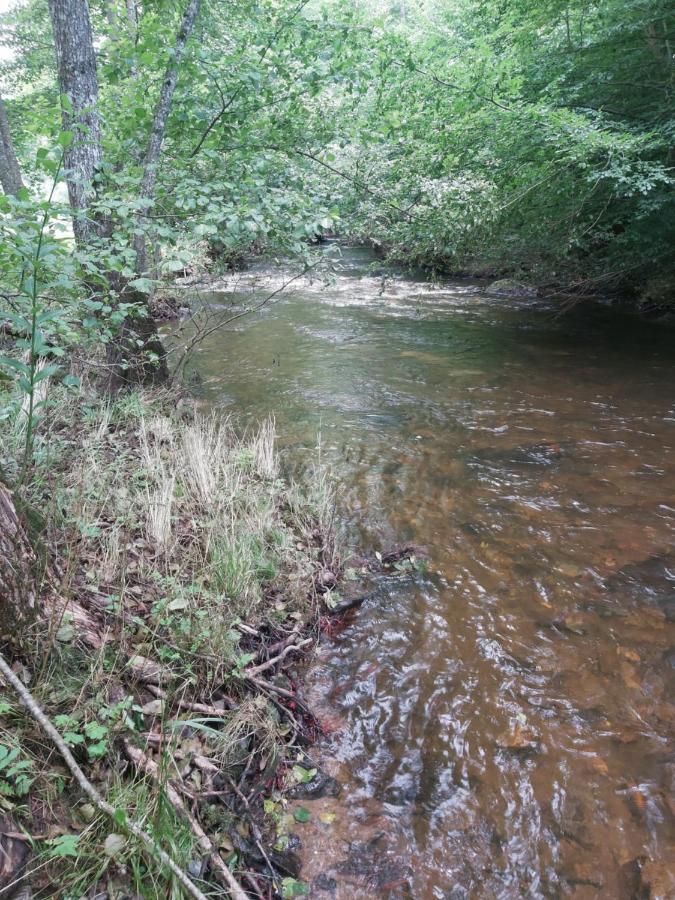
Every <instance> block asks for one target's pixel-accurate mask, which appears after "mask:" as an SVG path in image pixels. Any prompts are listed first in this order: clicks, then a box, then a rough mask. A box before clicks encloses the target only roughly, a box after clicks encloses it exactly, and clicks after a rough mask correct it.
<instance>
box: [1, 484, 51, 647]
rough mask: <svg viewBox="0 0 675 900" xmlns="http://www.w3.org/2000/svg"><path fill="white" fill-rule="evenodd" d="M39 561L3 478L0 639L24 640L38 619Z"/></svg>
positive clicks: (16, 641)
mask: <svg viewBox="0 0 675 900" xmlns="http://www.w3.org/2000/svg"><path fill="white" fill-rule="evenodd" d="M40 568H41V567H40V564H39V560H38V557H37V555H36V553H35V551H34V550H33V547H32V545H31V542H30V539H29V537H28V533H27V531H26V528H25V527H24V525H23V523H22V522H21V519H20V518H19V516H18V515H17V512H16V507H15V505H14V498H13V496H12V493H11V491H10V490H9V489H8V488H7V487H6V486H5V485H4V484H3V483H2V482H0V640H2V641H3V642H9V643H13V644H17V643H21V642H22V640H23V638H24V636H25V634H26V631H27V630H28V629H30V628H31V627H32V626H33V625H34V624H35V621H36V620H37V616H38V612H39V609H38V598H39V581H40Z"/></svg>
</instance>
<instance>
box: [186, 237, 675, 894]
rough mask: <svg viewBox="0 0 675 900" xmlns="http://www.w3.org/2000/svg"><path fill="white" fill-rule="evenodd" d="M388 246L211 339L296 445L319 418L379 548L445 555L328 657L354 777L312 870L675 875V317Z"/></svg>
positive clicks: (525, 882)
mask: <svg viewBox="0 0 675 900" xmlns="http://www.w3.org/2000/svg"><path fill="white" fill-rule="evenodd" d="M370 262H371V260H370V259H369V258H368V256H367V254H366V253H365V251H357V250H345V251H343V255H342V257H341V258H340V257H339V256H336V265H337V270H338V276H337V278H336V279H335V280H334V282H333V283H332V284H330V285H328V286H327V287H326V286H324V285H322V284H319V283H316V284H314V285H310V284H308V283H306V282H296V283H294V284H292V285H290V286H289V288H288V289H287V291H286V292H284V294H283V295H279V296H280V297H281V299H280V300H278V302H274V303H273V304H270V306H269V307H268V308H266V309H265V310H263V311H262V312H260V313H257V314H256V315H255V316H253V317H248V318H243V319H240V320H237V321H235V322H233V323H232V324H231V325H230V326H228V331H227V332H226V333H224V332H215V333H213V334H212V335H211V336H210V337H209V338H208V339H207V340H206V341H205V342H204V343H203V344H202V346H201V349H200V351H199V353H198V354H197V356H196V362H195V365H196V368H197V369H198V371H199V372H200V373H201V375H202V376H203V378H204V390H205V392H206V394H207V396H208V398H209V400H210V402H212V403H214V404H215V405H217V406H219V407H222V408H224V409H226V410H227V409H230V408H231V409H232V410H236V411H237V412H238V413H241V412H242V411H243V412H244V414H245V415H249V416H251V417H252V418H259V417H261V416H262V415H265V414H267V413H268V412H273V413H274V415H275V416H276V422H277V427H278V431H279V434H280V441H281V443H282V445H285V446H286V447H288V448H290V450H289V452H290V453H291V454H293V453H296V455H299V453H300V448H306V447H314V446H315V444H316V440H317V433H318V432H320V434H321V443H322V452H323V454H324V455H325V456H326V457H327V458H330V460H331V462H332V465H333V467H334V470H335V471H336V472H337V473H338V474H339V476H340V479H341V482H342V485H343V494H342V499H341V504H342V509H343V513H344V517H345V521H346V522H347V523H348V525H349V528H350V531H351V534H352V536H353V537H354V536H356V535H358V539H359V541H361V542H362V544H363V545H365V547H366V548H367V549H373V550H374V549H385V550H386V549H388V548H389V547H390V546H391V545H393V544H395V543H401V542H412V543H415V544H420V545H423V546H425V547H426V548H427V550H428V552H429V555H430V567H429V571H428V574H426V575H425V576H420V575H416V576H414V577H403V578H402V577H397V578H392V579H389V580H386V581H385V582H383V583H382V584H381V585H380V588H379V590H377V591H375V592H374V594H373V596H372V597H370V598H369V599H368V600H367V602H366V603H365V604H364V605H363V606H362V607H361V609H360V610H359V612H358V614H357V615H356V616H355V617H354V619H353V621H352V622H351V623H350V624H349V626H348V627H347V628H346V629H345V630H343V631H342V632H341V633H339V634H338V635H336V636H335V637H334V638H333V639H332V640H327V641H326V642H325V643H324V644H323V646H322V648H321V651H320V654H319V657H318V659H317V661H316V663H315V664H314V665H313V667H312V670H311V672H310V677H309V692H310V695H311V697H312V700H313V702H314V703H316V704H317V707H318V708H319V709H320V710H321V711H322V713H325V715H326V717H327V720H329V721H331V722H332V724H333V728H334V730H333V733H332V735H331V737H330V738H329V739H327V741H326V742H325V746H324V747H323V748H322V750H321V753H322V756H323V761H324V764H325V765H326V766H327V767H328V768H329V769H330V770H331V771H332V772H333V773H334V774H335V775H336V777H337V778H338V780H339V781H340V783H341V784H342V794H341V796H340V798H339V799H338V800H334V799H324V800H316V801H312V802H310V803H306V804H305V805H306V806H308V807H309V808H310V809H311V811H312V814H313V816H312V822H311V823H310V824H308V825H306V826H298V830H299V831H302V838H303V842H304V850H303V854H304V858H305V872H304V874H305V877H306V878H307V879H308V880H309V881H311V882H312V896H315V897H317V898H319V897H330V896H333V897H338V898H345V900H346V898H359V897H374V896H382V897H415V898H423V900H426V898H461V897H471V898H481V900H482V898H518V897H531V898H545V897H546V898H548V897H558V896H561V897H562V896H564V897H567V896H570V897H575V898H591V897H608V898H615V897H617V898H620V897H626V898H629V897H633V896H635V897H642V896H650V894H649V893H648V891H651V896H652V897H664V898H665V897H668V896H671V897H672V896H675V875H674V874H673V873H674V869H673V856H672V844H671V843H670V842H671V839H672V830H671V829H672V821H673V812H674V811H675V804H674V802H673V788H674V787H675V759H674V757H673V744H672V731H673V722H674V721H675V706H674V703H673V699H674V698H673V683H674V682H673V667H674V666H675V623H674V619H675V534H674V525H675V453H674V448H675V392H674V390H673V388H674V386H675V353H674V342H673V338H674V337H675V332H673V330H672V329H669V328H668V327H666V326H664V325H663V324H660V323H650V322H644V321H640V320H638V319H636V318H634V317H632V316H631V315H629V314H625V313H621V312H619V311H617V310H611V309H608V308H605V307H602V306H600V305H597V306H591V307H588V306H587V307H584V308H583V309H580V308H579V309H576V310H573V311H572V312H570V313H568V314H567V315H565V316H562V317H560V316H557V315H556V306H555V304H551V305H545V304H543V305H542V304H536V303H535V304H533V303H532V302H527V303H526V302H519V301H516V300H510V299H503V298H502V299H498V298H494V297H492V298H491V297H489V296H488V295H487V294H486V293H484V292H483V291H482V290H481V289H480V287H478V286H475V285H470V284H466V283H462V284H442V285H431V284H428V283H425V282H422V281H414V280H411V279H407V278H404V277H402V276H400V275H397V276H392V277H389V278H383V277H382V273H378V272H373V271H372V270H371V269H369V264H370ZM260 279H261V280H260V283H259V284H258V285H257V288H258V289H259V290H261V291H263V293H261V294H258V295H255V296H258V297H261V298H262V297H263V296H264V291H265V290H272V289H274V288H275V287H276V286H278V284H280V283H282V282H283V275H282V274H280V273H279V272H274V271H270V272H265V271H263V272H262V273H260ZM248 289H250V278H249V277H247V278H244V279H243V280H242V284H241V285H240V287H239V290H240V291H245V290H248ZM252 296H253V295H251V294H244V295H243V296H242V294H241V293H238V292H233V293H232V292H231V293H222V294H217V295H212V296H210V297H209V298H208V299H209V301H210V302H212V303H213V304H215V307H214V309H215V313H214V314H222V315H229V314H230V312H228V310H230V307H232V309H234V310H235V311H236V310H237V309H239V308H240V307H241V304H242V303H247V302H250V301H251V299H252ZM275 300H277V298H275ZM322 820H323V821H322Z"/></svg>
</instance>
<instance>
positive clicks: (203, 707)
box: [145, 684, 235, 719]
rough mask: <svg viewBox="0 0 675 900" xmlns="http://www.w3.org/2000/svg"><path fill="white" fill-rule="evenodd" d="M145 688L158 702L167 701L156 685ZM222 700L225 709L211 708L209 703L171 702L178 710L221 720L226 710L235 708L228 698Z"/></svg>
mask: <svg viewBox="0 0 675 900" xmlns="http://www.w3.org/2000/svg"><path fill="white" fill-rule="evenodd" d="M145 687H146V689H147V690H148V691H150V693H151V694H154V695H155V697H158V698H159V699H160V700H166V699H168V698H167V693H166V691H163V690H162V689H161V688H160V687H158V686H157V685H154V684H146V685H145ZM222 700H223V704H224V705H225V707H226V709H218V707H217V706H211V705H210V704H209V703H197V702H194V703H193V702H192V701H191V700H180V699H176V700H172V701H171V702H172V703H175V705H176V706H177V707H178V708H179V709H189V710H191V711H192V712H198V713H201V714H202V715H204V716H213V717H214V718H215V719H222V718H223V716H225V715H227V712H228V710H231V709H234V706H235V703H234V701H233V700H230V698H229V697H223V698H222Z"/></svg>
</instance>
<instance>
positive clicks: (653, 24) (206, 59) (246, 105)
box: [0, 0, 675, 300]
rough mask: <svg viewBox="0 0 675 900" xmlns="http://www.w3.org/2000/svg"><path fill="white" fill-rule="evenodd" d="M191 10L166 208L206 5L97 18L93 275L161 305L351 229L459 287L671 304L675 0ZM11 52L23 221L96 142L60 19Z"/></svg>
mask: <svg viewBox="0 0 675 900" xmlns="http://www.w3.org/2000/svg"><path fill="white" fill-rule="evenodd" d="M52 5H58V3H57V4H52ZM79 5H80V6H82V5H84V6H86V4H82V3H80V4H79ZM191 5H193V6H195V7H196V8H195V10H194V12H195V15H194V21H193V23H192V25H191V28H190V34H189V35H188V36H187V40H186V41H185V47H184V52H183V53H182V56H181V58H180V62H179V65H177V66H176V67H174V68H175V69H176V71H175V75H176V85H175V91H174V93H173V95H172V97H171V99H170V104H169V108H168V110H167V116H166V120H165V122H164V127H163V132H162V135H161V142H160V143H161V152H159V153H158V156H157V159H156V160H155V161H153V162H152V163H151V165H150V166H149V170H150V171H151V173H152V176H151V177H152V180H153V182H154V183H153V189H152V197H151V198H150V197H144V196H143V191H144V190H147V186H148V184H147V176H148V167H146V168H145V169H144V165H143V162H144V159H145V158H146V156H147V149H148V141H149V140H150V139H151V137H152V134H153V125H154V124H156V121H155V116H156V113H157V109H158V103H159V102H160V100H162V85H163V84H164V79H165V76H166V74H167V72H169V70H170V69H171V61H172V59H173V58H174V54H175V53H176V40H177V36H178V35H179V34H180V28H181V27H182V26H181V22H182V21H183V19H184V16H185V15H186V13H187V11H188V6H189V4H182V3H178V2H176V0H147V2H140V0H94V2H91V3H90V4H89V17H90V20H91V30H92V33H93V45H94V47H95V56H96V60H95V65H96V77H97V81H98V95H97V99H96V116H97V121H98V122H100V128H101V141H102V149H101V154H100V159H99V160H98V162H97V165H96V171H95V174H94V180H95V185H94V192H93V195H92V198H91V199H92V203H93V207H92V209H90V211H89V213H88V215H89V216H90V217H91V216H99V217H102V218H105V220H106V222H107V223H108V224H107V227H106V228H105V229H104V231H105V235H103V234H101V235H99V237H100V238H101V239H100V240H99V241H98V243H97V245H96V247H95V248H93V247H92V246H89V247H88V248H87V254H88V255H87V254H85V256H86V259H85V258H83V256H82V253H80V256H79V258H78V265H80V266H82V265H83V266H84V268H85V269H87V270H88V271H89V273H90V276H91V272H92V270H97V271H98V272H102V271H105V272H107V273H110V272H116V273H118V274H119V275H120V276H121V277H123V278H124V279H126V281H127V282H128V281H131V282H132V283H133V284H134V286H135V289H138V290H139V291H141V292H144V293H147V292H149V291H151V290H152V282H153V279H154V278H157V277H162V276H164V275H167V274H171V273H172V272H176V271H180V270H183V269H185V268H186V267H190V266H192V265H194V263H195V260H196V259H201V260H203V259H205V258H206V259H208V260H213V259H220V260H221V262H226V263H235V264H236V262H237V261H238V260H239V259H241V257H242V256H243V255H245V254H248V253H251V252H260V251H262V250H266V251H272V252H276V253H285V254H291V255H292V254H295V255H298V256H302V255H303V253H304V251H305V249H306V246H307V241H308V240H311V239H312V238H313V237H315V236H316V235H318V234H321V233H325V232H339V233H340V234H342V235H344V236H346V237H349V238H354V239H357V240H366V241H369V242H372V243H374V244H375V245H376V246H378V247H379V248H380V249H381V250H382V252H383V253H386V254H389V255H391V256H393V257H395V258H397V259H399V260H402V261H403V262H405V263H410V264H415V265H419V266H423V267H425V268H428V269H432V270H436V271H440V272H461V273H471V274H479V275H488V276H491V277H495V276H501V275H507V276H512V277H516V278H520V279H523V280H527V281H530V282H533V283H535V284H536V285H553V286H555V287H562V288H565V289H567V288H571V289H573V290H577V291H580V292H582V293H583V292H585V291H587V290H588V291H596V290H599V291H606V290H613V289H616V288H619V289H630V290H632V291H634V292H636V293H637V294H638V295H639V296H640V297H642V298H650V297H651V298H652V299H656V300H663V299H667V297H669V296H670V293H671V292H672V283H673V277H674V276H673V254H672V246H673V238H674V237H675V233H674V232H675V206H674V200H673V197H674V194H673V161H674V157H673V136H674V133H675V112H674V106H673V89H674V86H675V60H674V56H673V46H674V45H673V40H674V39H675V35H674V20H675V15H674V13H673V9H672V5H671V4H669V3H667V2H665V0H600V2H595V3H588V2H587V0H569V2H564V3H563V2H560V0H538V2H531V0H506V2H503V0H500V2H497V0H494V2H493V0H487V2H480V3H478V2H459V0H397V2H379V3H372V2H360V0H355V2H352V3H349V4H345V3H342V2H336V0H300V2H291V0H256V2H252V0H240V2H233V3H227V4H224V3H220V2H215V0H202V2H197V0H195V2H194V3H193V4H191ZM0 39H1V40H2V44H3V45H4V54H3V62H2V71H1V76H2V94H3V97H4V105H5V112H6V115H4V120H5V129H4V131H5V132H6V133H7V134H8V135H9V136H10V138H11V141H12V142H13V147H14V151H15V154H16V156H17V157H18V165H19V169H20V173H21V179H22V184H25V185H26V186H27V191H26V193H25V194H22V198H23V199H22V201H19V202H24V203H28V202H33V203H35V202H37V201H38V200H40V199H44V196H45V194H46V193H48V192H49V189H50V185H51V182H52V181H53V180H54V177H55V175H56V180H57V181H59V180H61V179H63V178H64V177H66V176H67V174H68V172H67V168H68V165H67V164H68V160H67V159H66V160H65V164H64V165H59V159H60V156H61V155H63V148H64V146H66V144H67V141H68V140H70V138H69V137H68V133H67V132H71V133H72V131H73V130H72V128H68V127H64V125H65V126H67V125H68V121H69V114H68V108H67V104H68V102H69V101H68V97H67V91H66V92H65V93H64V91H63V90H62V88H63V84H61V87H60V86H59V77H58V72H57V59H56V56H55V52H54V36H53V33H52V19H51V18H50V12H49V8H48V3H47V0H22V2H18V3H16V4H15V5H13V6H11V8H10V9H9V11H7V12H5V13H4V14H3V15H2V21H1V30H0ZM64 104H66V105H65V106H64ZM75 119H77V116H75ZM83 128H84V129H86V125H82V123H81V122H80V124H78V125H77V126H76V128H75V137H76V139H78V140H79V139H80V137H79V135H78V129H79V130H82V129H83ZM64 131H65V132H66V134H65V135H64ZM76 142H77V141H76ZM65 156H66V157H67V156H68V153H67V152H66V153H65ZM57 167H58V174H57V173H56V170H57ZM80 177H81V173H80V174H77V173H75V174H74V178H75V180H77V178H80ZM144 179H145V181H144ZM5 188H6V192H7V186H6V185H5ZM10 193H11V191H10ZM54 196H55V197H56V198H62V197H63V196H64V195H63V194H62V193H60V192H59V191H58V189H57V191H56V192H55V195H54ZM4 210H5V215H6V216H7V215H9V216H10V217H11V215H12V211H11V210H10V207H9V206H8V205H7V203H6V204H5V207H4ZM25 212H26V210H24V214H25ZM14 213H16V209H15V210H14ZM63 213H64V215H65V214H66V211H65V210H64V211H63ZM54 218H55V219H58V216H55V217H54ZM5 226H6V227H9V226H8V224H7V222H6V223H5ZM140 232H143V234H144V238H145V239H146V240H148V241H149V244H150V245H151V246H152V257H153V260H154V264H153V268H152V271H150V269H149V268H148V266H147V265H146V263H145V262H143V264H142V265H141V266H140V270H139V266H138V265H137V251H138V246H136V249H135V250H134V242H136V245H137V244H138V240H139V233H140ZM80 250H82V248H81V247H80ZM4 252H5V254H6V253H7V250H6V249H5V251H4ZM64 265H65V261H64ZM68 265H69V266H71V267H72V261H71V262H69V263H68ZM5 270H6V272H7V271H10V272H11V271H12V267H11V265H10V266H9V268H8V267H7V266H5ZM70 275H71V276H73V277H74V276H75V275H77V276H78V277H81V276H82V271H81V270H80V271H79V273H74V272H71V273H70ZM69 277H70V276H69ZM67 280H68V279H66V281H67ZM66 281H64V283H63V286H64V288H65V289H67V288H68V285H67V284H66ZM76 281H77V278H75V280H74V281H72V285H73V289H75V290H77V284H76ZM69 283H70V282H69ZM109 283H110V282H109Z"/></svg>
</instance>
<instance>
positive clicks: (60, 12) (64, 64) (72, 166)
mask: <svg viewBox="0 0 675 900" xmlns="http://www.w3.org/2000/svg"><path fill="white" fill-rule="evenodd" d="M192 2H198V0H192ZM49 12H50V14H51V19H52V27H53V30H54V44H55V47H56V63H57V70H58V76H59V87H60V89H61V93H62V94H64V95H66V96H67V98H68V102H67V103H65V104H62V121H63V126H64V128H65V129H67V130H69V131H73V132H74V138H73V141H72V143H71V144H70V145H69V147H68V148H67V149H66V153H65V164H66V178H67V181H68V197H69V200H70V207H71V210H72V213H73V232H74V235H75V240H76V242H77V245H78V247H79V248H80V249H83V250H86V249H90V248H91V246H92V241H93V240H94V239H95V238H97V237H107V236H109V235H108V232H109V230H110V229H109V225H108V223H106V222H105V220H104V219H103V217H101V216H98V215H97V214H96V213H95V212H93V211H92V209H91V203H92V200H93V199H94V198H95V196H96V186H95V178H96V175H97V173H98V171H99V169H100V167H101V163H102V161H103V150H102V143H101V124H100V120H99V115H98V107H97V104H98V78H97V75H96V54H95V51H94V43H93V37H92V31H91V22H90V20H89V7H88V5H87V0H49ZM108 281H109V286H110V288H111V291H113V292H115V291H116V292H117V293H118V295H119V296H120V299H121V300H122V301H123V302H125V303H127V302H135V301H137V300H139V295H138V294H137V292H134V291H130V289H129V288H128V287H127V286H126V284H124V283H120V279H119V277H118V276H115V275H111V274H109V277H108ZM140 301H141V306H142V307H143V306H144V305H145V298H142V297H140ZM108 363H109V365H110V378H109V386H110V388H111V389H113V390H116V389H118V388H119V387H120V386H122V385H123V384H127V383H131V382H136V383H139V381H140V382H148V381H151V382H155V381H160V380H164V379H166V378H167V376H168V368H167V364H166V353H165V351H164V348H163V347H162V343H161V341H160V338H159V335H158V334H157V327H156V325H155V323H154V321H153V319H152V317H151V316H150V315H149V313H148V312H147V309H142V311H141V312H140V313H138V314H136V315H135V316H130V317H128V318H127V319H125V321H124V325H123V326H122V329H121V330H120V333H119V334H118V335H116V337H115V340H114V341H113V342H112V343H111V344H110V345H109V348H108Z"/></svg>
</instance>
